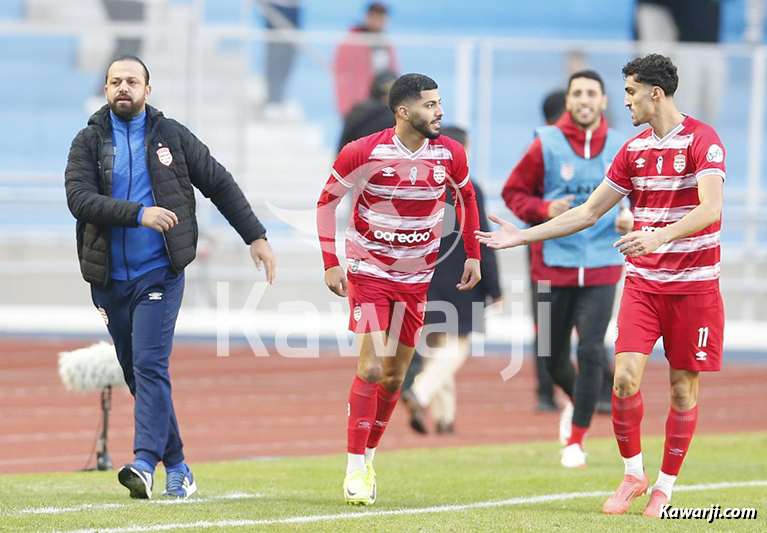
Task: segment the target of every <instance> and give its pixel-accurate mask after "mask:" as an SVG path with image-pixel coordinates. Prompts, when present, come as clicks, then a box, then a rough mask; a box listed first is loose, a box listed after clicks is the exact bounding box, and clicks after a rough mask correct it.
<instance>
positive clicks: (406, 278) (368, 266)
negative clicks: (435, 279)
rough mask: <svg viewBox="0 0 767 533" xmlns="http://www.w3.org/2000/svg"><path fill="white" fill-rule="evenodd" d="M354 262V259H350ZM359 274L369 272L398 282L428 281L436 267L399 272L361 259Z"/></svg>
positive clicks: (358, 267)
mask: <svg viewBox="0 0 767 533" xmlns="http://www.w3.org/2000/svg"><path fill="white" fill-rule="evenodd" d="M349 261H350V262H351V263H353V262H354V261H353V259H352V260H349ZM357 274H367V275H369V276H373V277H374V278H378V279H385V280H388V281H394V282H397V283H428V282H430V281H431V278H432V276H433V275H434V269H433V268H430V269H428V270H421V271H418V272H397V271H395V270H383V269H382V268H380V267H378V266H377V265H375V264H373V262H372V261H365V260H364V259H363V260H362V261H360V263H359V265H358V266H357Z"/></svg>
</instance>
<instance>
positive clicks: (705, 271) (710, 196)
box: [477, 54, 726, 517]
mask: <svg viewBox="0 0 767 533" xmlns="http://www.w3.org/2000/svg"><path fill="white" fill-rule="evenodd" d="M623 76H624V78H625V80H626V83H625V85H624V91H625V95H626V96H625V99H624V104H625V105H626V107H628V108H629V110H630V111H631V120H632V122H633V124H634V126H640V125H642V124H648V125H649V126H650V127H649V128H646V129H645V130H644V131H643V132H642V133H640V134H639V135H636V136H635V137H633V138H632V139H630V140H629V141H627V142H626V143H625V144H624V145H623V147H622V148H621V149H620V151H619V152H618V154H616V156H615V158H614V159H613V162H612V164H611V165H610V168H609V170H608V171H607V176H606V177H605V179H604V181H603V182H602V183H601V184H600V185H599V187H597V189H596V190H595V191H594V193H593V194H591V196H589V198H588V200H587V201H586V202H585V203H583V204H581V205H579V206H577V207H574V208H573V209H569V210H567V211H565V212H564V213H562V214H561V215H559V216H556V217H554V218H552V219H551V220H549V221H548V222H544V223H543V224H540V225H538V226H535V227H532V228H527V229H524V230H520V229H519V228H517V227H516V226H514V225H513V224H510V223H508V222H506V221H504V220H501V219H500V218H498V217H495V216H491V217H490V219H491V220H492V221H493V222H496V223H497V224H499V225H500V226H501V229H500V230H498V231H494V232H492V233H486V232H477V239H478V240H479V241H480V242H481V243H483V244H486V245H487V246H490V247H492V248H494V249H496V250H497V249H504V248H512V247H515V246H520V245H522V244H528V243H531V242H539V241H546V242H556V239H558V238H559V237H564V236H572V235H576V234H577V233H578V232H580V231H583V230H586V229H587V228H594V227H597V224H598V222H599V220H600V219H601V218H602V217H603V216H604V215H605V214H606V213H608V212H612V210H613V209H614V208H615V207H616V206H617V205H618V204H620V203H621V202H622V201H623V199H624V198H625V197H626V196H630V199H631V205H632V206H633V208H634V219H635V220H634V230H633V231H631V232H629V233H627V234H626V235H624V236H623V237H621V238H620V239H618V240H617V241H616V242H615V244H614V247H615V248H618V249H619V251H620V252H621V253H622V254H624V255H625V256H626V283H625V286H624V288H623V296H622V297H621V304H620V311H619V312H618V327H617V339H616V341H615V353H616V356H615V381H614V383H613V415H612V419H613V431H614V432H615V440H616V441H617V443H618V449H619V451H620V454H621V457H622V458H623V464H624V476H623V480H622V481H621V483H620V485H619V486H618V488H617V490H616V491H615V493H614V494H613V495H612V496H611V497H610V498H609V499H608V500H607V501H606V502H605V503H604V505H603V507H602V512H603V513H605V514H625V513H626V512H627V511H628V510H629V508H630V507H631V503H632V501H633V500H634V499H636V498H637V497H639V496H641V495H642V494H644V493H645V492H647V490H648V489H649V480H648V478H647V473H646V472H645V469H644V460H643V457H642V438H641V427H642V419H643V417H644V400H643V398H642V393H641V391H640V386H641V383H642V376H643V374H644V370H645V366H646V364H647V360H648V358H649V357H650V353H651V352H652V350H653V347H654V346H655V344H656V342H657V341H658V339H660V338H661V337H662V338H663V348H664V352H665V356H666V359H667V360H668V364H669V397H670V403H671V408H670V409H669V413H668V417H667V418H666V442H665V444H664V449H663V461H662V463H661V468H660V472H659V473H658V478H657V481H656V482H655V485H653V487H652V493H651V494H650V501H649V502H648V504H647V506H646V507H645V509H644V511H643V513H642V514H643V515H644V516H649V517H659V516H661V515H662V511H663V509H664V508H666V506H667V505H668V504H669V502H670V500H671V496H672V493H673V489H674V484H675V483H676V480H677V476H678V475H679V471H680V469H681V468H682V463H683V462H684V458H685V456H686V455H687V451H688V450H689V448H690V443H691V442H692V438H693V435H694V434H695V428H696V426H697V422H698V389H699V378H700V373H701V372H719V371H720V370H721V369H722V356H723V343H724V338H723V337H724V322H725V317H724V304H723V302H722V294H721V291H720V288H719V278H720V271H721V244H720V233H721V226H722V194H723V188H724V181H725V177H726V171H725V150H724V147H723V145H722V142H721V140H720V139H719V136H718V135H717V133H716V131H714V129H713V128H712V127H711V126H709V125H708V124H705V123H703V122H701V121H699V120H695V119H694V118H692V117H690V116H687V115H684V114H682V113H680V112H679V109H677V107H676V103H675V100H674V94H675V93H676V90H677V87H678V86H679V76H678V75H677V69H676V67H675V66H674V64H673V63H672V62H671V60H670V59H669V58H668V57H665V56H662V55H660V54H650V55H647V56H645V57H639V58H636V59H634V60H632V61H630V62H628V63H627V64H626V65H625V66H624V67H623ZM550 239H555V240H554V241H550Z"/></svg>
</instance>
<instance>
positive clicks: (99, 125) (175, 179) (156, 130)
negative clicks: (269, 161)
mask: <svg viewBox="0 0 767 533" xmlns="http://www.w3.org/2000/svg"><path fill="white" fill-rule="evenodd" d="M146 112H147V119H146V132H147V133H146V138H145V141H144V143H145V144H144V147H145V151H146V154H147V169H148V170H149V179H150V181H151V184H152V195H153V196H154V201H155V205H157V206H160V207H164V208H166V209H169V210H171V211H173V212H174V213H175V214H176V216H177V217H178V224H177V225H176V226H175V227H173V228H172V229H170V230H169V231H166V232H164V233H163V238H164V240H165V248H166V249H167V251H168V257H169V258H170V264H171V266H172V267H173V270H175V271H176V272H181V271H182V270H183V269H184V268H185V267H186V266H187V265H188V264H189V263H191V262H192V260H193V259H194V257H195V253H196V248H197V219H196V218H195V198H194V189H193V188H192V186H194V187H197V188H198V189H199V190H200V191H201V192H202V194H203V195H204V196H205V197H206V198H210V199H211V200H212V201H213V203H214V204H215V205H216V207H217V208H218V210H219V211H221V213H222V214H223V215H224V217H226V219H227V220H228V221H229V223H230V224H231V225H232V227H234V229H235V230H237V233H239V234H240V236H241V237H242V238H243V240H244V241H245V243H246V244H250V243H251V242H253V241H254V240H256V239H257V238H261V237H263V236H264V235H265V234H266V230H265V229H264V227H263V226H262V225H261V223H260V222H259V221H258V218H256V215H255V214H254V213H253V210H252V209H251V207H250V204H249V203H248V201H247V199H246V198H245V196H244V195H243V194H242V190H240V187H239V186H238V185H237V183H236V182H235V181H234V178H232V175H231V174H230V173H229V172H227V170H226V169H225V168H224V167H223V166H222V165H221V164H220V163H219V162H218V161H216V160H215V159H214V158H213V156H211V155H210V152H209V151H208V148H207V146H205V145H204V144H203V143H202V142H200V140H199V139H197V138H196V137H195V136H194V135H193V134H192V132H190V131H189V130H188V129H187V128H186V127H184V126H183V125H181V124H179V123H178V122H176V121H175V120H172V119H169V118H165V116H164V115H163V114H162V113H161V112H160V111H158V110H157V109H155V108H153V107H151V106H146ZM166 148H167V149H168V150H170V154H171V156H172V162H171V163H170V164H168V165H167V166H166V165H165V164H163V163H161V162H160V154H158V153H157V152H158V151H160V150H162V154H163V155H166V154H167V150H165V149H166ZM163 160H164V161H166V163H167V159H166V158H165V157H163ZM113 166H114V144H113V143H112V121H111V117H110V114H109V106H108V105H105V106H104V107H102V108H101V109H100V110H99V111H97V112H96V113H94V114H93V116H91V118H90V119H89V120H88V126H87V127H86V128H84V129H83V130H81V131H80V133H78V134H77V136H76V137H75V139H74V140H73V141H72V147H71V148H70V150H69V158H68V160H67V169H66V173H65V175H64V184H65V187H66V191H67V204H68V205H69V210H70V211H71V212H72V214H73V215H74V216H75V218H76V219H77V255H78V257H79V259H80V270H81V271H82V274H83V278H85V280H86V281H88V282H89V283H92V284H94V285H97V286H99V287H106V286H107V285H108V284H109V280H110V257H109V250H110V242H109V240H110V227H111V226H124V227H134V228H135V227H137V226H138V220H137V218H138V213H139V211H140V210H141V207H142V205H141V204H140V203H138V202H133V201H128V200H120V199H117V198H112V197H111V194H112V170H113Z"/></svg>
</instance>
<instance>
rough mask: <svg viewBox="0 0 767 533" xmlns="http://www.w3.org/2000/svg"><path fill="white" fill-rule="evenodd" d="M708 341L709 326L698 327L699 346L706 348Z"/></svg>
mask: <svg viewBox="0 0 767 533" xmlns="http://www.w3.org/2000/svg"><path fill="white" fill-rule="evenodd" d="M707 343H708V328H707V327H706V328H698V348H705V347H706V344H707Z"/></svg>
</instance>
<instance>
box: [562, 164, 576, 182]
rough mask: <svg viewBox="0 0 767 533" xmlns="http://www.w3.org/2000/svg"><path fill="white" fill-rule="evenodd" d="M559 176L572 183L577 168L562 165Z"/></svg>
mask: <svg viewBox="0 0 767 533" xmlns="http://www.w3.org/2000/svg"><path fill="white" fill-rule="evenodd" d="M559 176H560V177H561V178H562V179H563V180H565V181H570V180H571V179H573V178H574V177H575V167H574V166H572V165H569V164H567V165H562V166H561V167H560V168H559Z"/></svg>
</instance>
